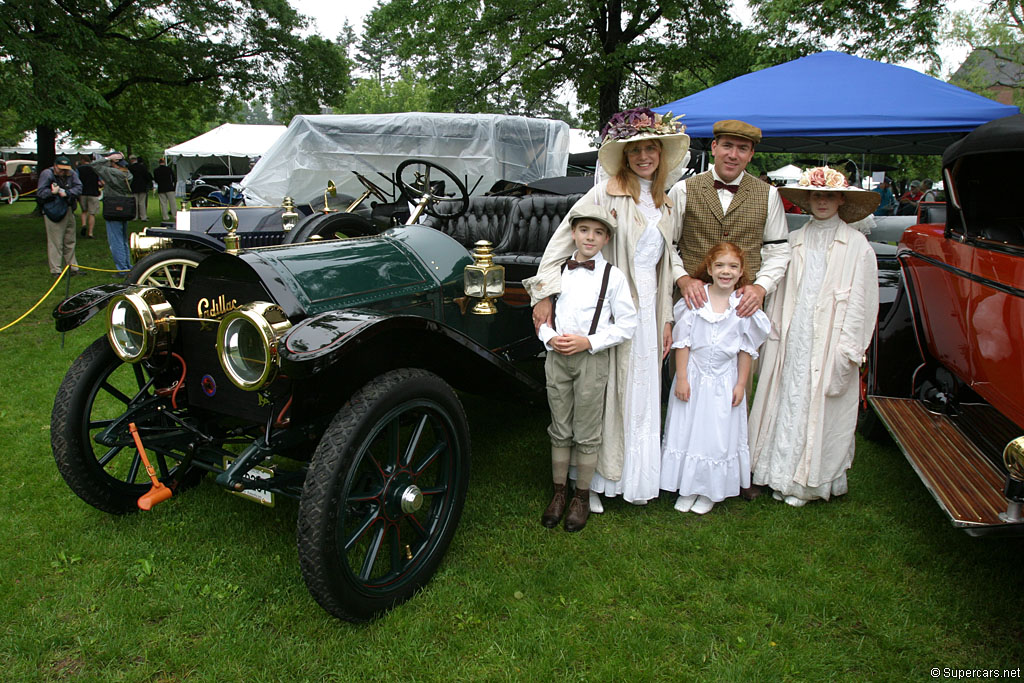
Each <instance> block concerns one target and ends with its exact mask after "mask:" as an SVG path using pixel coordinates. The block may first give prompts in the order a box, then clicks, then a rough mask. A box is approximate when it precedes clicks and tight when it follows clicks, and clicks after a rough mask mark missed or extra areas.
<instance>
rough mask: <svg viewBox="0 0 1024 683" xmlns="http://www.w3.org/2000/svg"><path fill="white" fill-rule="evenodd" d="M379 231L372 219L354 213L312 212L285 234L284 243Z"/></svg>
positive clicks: (374, 233)
mask: <svg viewBox="0 0 1024 683" xmlns="http://www.w3.org/2000/svg"><path fill="white" fill-rule="evenodd" d="M378 232H379V230H378V229H377V227H376V226H375V225H374V224H373V221H371V220H369V219H368V218H364V217H363V216H360V215H359V214H355V213H338V212H332V213H320V212H317V213H314V214H312V215H311V216H307V217H306V218H304V219H303V220H302V222H301V223H299V224H298V225H296V226H295V227H294V228H293V229H292V230H291V231H289V233H288V234H287V235H285V238H284V243H285V244H298V243H300V242H309V241H310V240H317V239H322V240H333V239H336V238H337V237H338V236H339V235H341V236H342V237H364V236H366V235H376V234H377V233H378Z"/></svg>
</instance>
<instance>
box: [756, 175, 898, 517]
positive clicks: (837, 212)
mask: <svg viewBox="0 0 1024 683" xmlns="http://www.w3.org/2000/svg"><path fill="white" fill-rule="evenodd" d="M779 194H781V195H782V196H783V197H785V198H786V199H788V200H789V201H791V202H793V203H794V204H796V205H797V206H799V207H800V208H801V209H803V210H804V211H805V212H807V213H810V214H811V219H810V220H809V221H808V222H807V224H806V225H805V226H804V227H803V228H801V229H800V230H795V231H794V232H792V233H790V235H789V244H790V247H791V249H792V259H791V260H790V263H789V270H788V271H787V273H786V276H785V278H784V279H783V280H782V282H780V283H779V287H778V289H777V290H776V292H775V294H774V295H773V296H772V299H771V302H770V304H769V306H768V309H767V313H768V317H769V318H771V320H772V328H773V329H772V332H771V334H770V335H769V337H768V341H767V343H766V344H765V347H764V351H763V352H762V354H761V374H760V377H759V379H758V385H757V393H756V395H755V396H754V403H753V407H752V408H751V411H750V423H749V430H748V434H749V437H750V453H751V464H752V468H753V482H754V484H757V485H767V486H769V487H771V488H772V489H773V495H774V497H775V498H776V500H784V501H785V502H786V503H789V504H790V505H793V506H795V507H799V506H801V505H803V504H804V503H806V502H807V501H809V500H815V499H823V500H828V499H829V498H830V497H831V496H836V495H842V494H844V493H846V491H847V482H846V471H847V470H848V469H849V468H850V465H851V464H852V463H853V450H854V430H855V428H856V424H857V401H858V399H859V394H860V391H859V390H860V382H859V376H860V373H859V368H860V365H861V362H862V359H863V356H864V352H865V351H866V350H867V347H868V344H869V343H870V342H871V335H872V332H873V331H874V328H875V319H876V318H877V316H878V273H877V265H876V262H875V253H874V250H873V249H872V248H871V246H870V245H869V244H868V241H867V239H866V238H865V237H864V235H862V234H861V233H860V232H859V231H857V230H855V229H854V228H851V227H850V226H849V225H848V223H853V222H855V221H858V220H861V219H862V218H864V217H865V216H867V215H870V214H871V213H872V212H873V211H874V210H875V208H876V207H877V206H878V203H879V200H880V197H879V195H878V194H877V193H875V192H868V191H866V190H861V189H859V188H855V187H850V186H848V185H847V180H846V178H845V176H843V174H842V173H840V172H839V171H837V170H835V169H832V168H829V167H827V166H824V167H818V168H813V169H809V170H808V171H805V172H804V173H803V175H802V176H801V178H800V181H799V184H798V185H796V186H791V187H783V188H780V190H779Z"/></svg>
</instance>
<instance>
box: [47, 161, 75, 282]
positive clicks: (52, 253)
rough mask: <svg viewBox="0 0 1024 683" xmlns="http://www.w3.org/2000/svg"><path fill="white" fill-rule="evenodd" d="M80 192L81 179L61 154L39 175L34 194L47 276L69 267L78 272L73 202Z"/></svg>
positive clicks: (59, 272)
mask: <svg viewBox="0 0 1024 683" xmlns="http://www.w3.org/2000/svg"><path fill="white" fill-rule="evenodd" d="M81 194H82V181H81V180H79V178H78V173H76V172H75V171H74V169H72V168H71V160H70V159H68V158H67V157H66V156H64V155H61V156H59V157H57V158H56V159H54V160H53V166H52V167H50V168H46V169H43V171H42V172H41V173H40V174H39V186H38V188H36V197H38V198H39V201H40V202H42V205H41V207H42V210H43V224H44V225H45V226H46V261H47V264H48V265H49V266H50V274H51V275H54V276H56V275H60V274H61V272H62V270H63V267H64V266H65V265H66V266H69V267H70V269H71V275H78V259H76V258H75V242H76V238H75V202H76V201H77V200H78V197H79V195H81Z"/></svg>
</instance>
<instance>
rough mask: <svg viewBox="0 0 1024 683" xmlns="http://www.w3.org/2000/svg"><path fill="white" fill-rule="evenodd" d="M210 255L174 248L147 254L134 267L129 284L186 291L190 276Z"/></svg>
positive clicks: (129, 276) (130, 273) (129, 277)
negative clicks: (186, 283)
mask: <svg viewBox="0 0 1024 683" xmlns="http://www.w3.org/2000/svg"><path fill="white" fill-rule="evenodd" d="M208 255H209V254H204V253H202V252H198V251H194V250H192V249H182V248H179V247H172V248H170V249H157V250H156V251H154V252H152V253H149V254H146V255H145V256H143V257H142V258H141V259H139V262H138V263H136V264H135V265H134V266H132V269H131V271H130V272H129V273H128V282H129V283H132V284H140V285H152V286H154V287H171V288H173V289H185V282H186V281H187V280H188V276H189V275H190V273H191V272H192V270H194V269H195V267H196V266H198V265H199V263H200V262H201V261H202V260H203V259H205V258H206V257H207V256H208Z"/></svg>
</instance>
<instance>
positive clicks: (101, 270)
mask: <svg viewBox="0 0 1024 683" xmlns="http://www.w3.org/2000/svg"><path fill="white" fill-rule="evenodd" d="M78 269H79V270H91V271H94V272H97V273H130V272H131V271H130V270H117V269H116V268H115V269H111V268H90V267H89V266H83V265H79V266H78Z"/></svg>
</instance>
